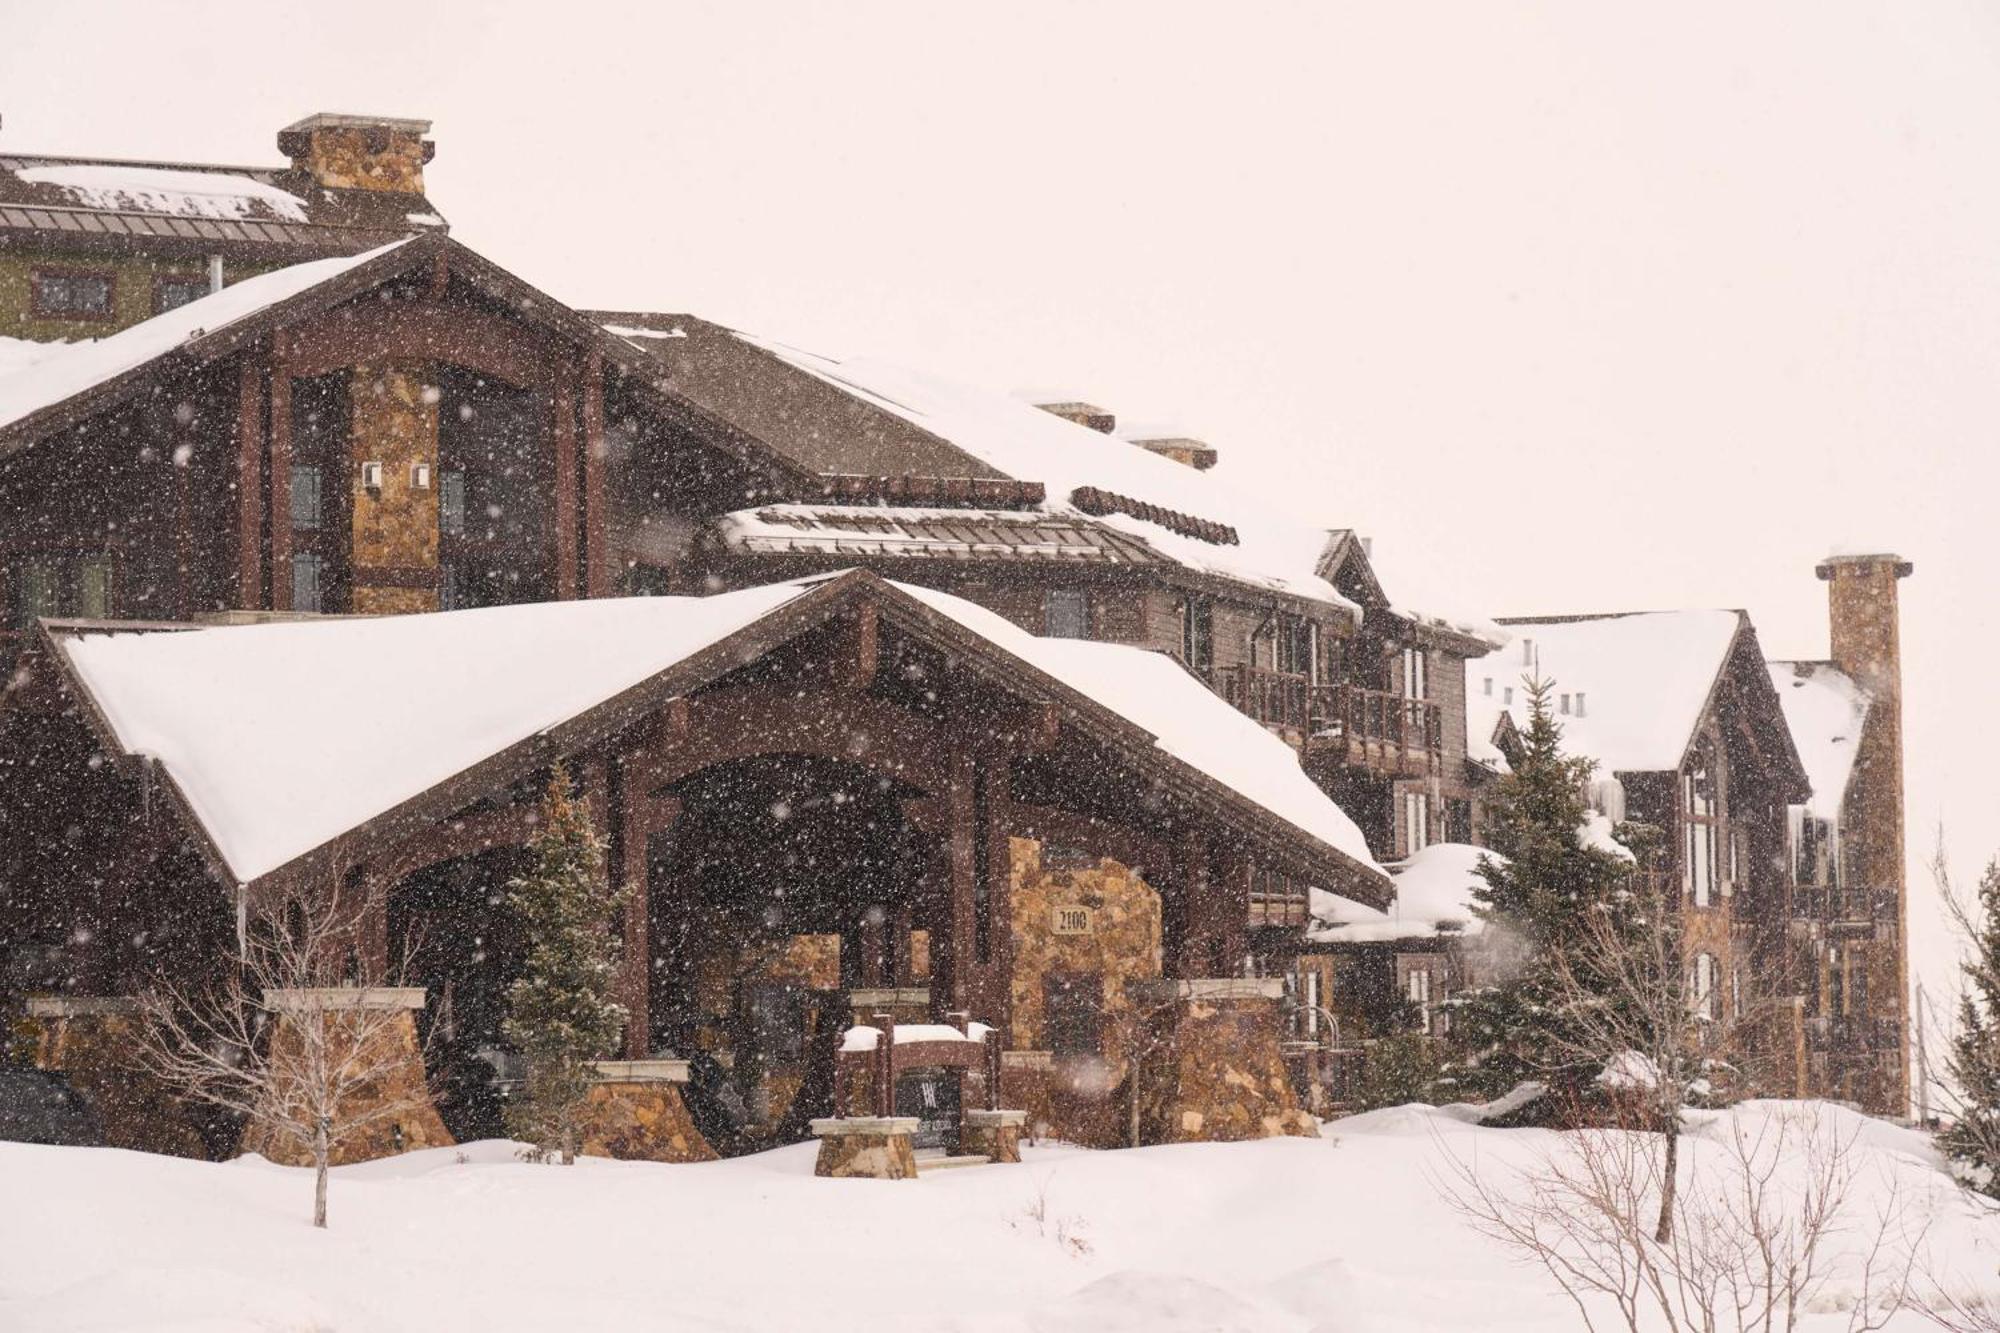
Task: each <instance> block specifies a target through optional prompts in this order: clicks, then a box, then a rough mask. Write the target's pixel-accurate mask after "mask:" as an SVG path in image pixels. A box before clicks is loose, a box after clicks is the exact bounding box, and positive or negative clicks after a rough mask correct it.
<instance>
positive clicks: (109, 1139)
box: [28, 995, 208, 1157]
mask: <svg viewBox="0 0 2000 1333" xmlns="http://www.w3.org/2000/svg"><path fill="white" fill-rule="evenodd" d="M144 1022H145V1019H144V1018H143V1016H142V1015H141V1014H140V1012H139V1004H138V1001H136V1000H134V999H131V998H129V997H125V996H111V995H90V996H85V995H31V996H29V997H28V1025H29V1029H30V1034H31V1036H32V1040H33V1046H32V1048H31V1049H32V1051H33V1058H34V1062H35V1067H36V1068H37V1069H47V1070H51V1071H54V1072H59V1073H61V1074H63V1075H64V1076H65V1077H67V1078H68V1080H69V1085H70V1087H71V1088H73V1089H75V1090H76V1091H77V1093H79V1094H80V1095H81V1096H82V1097H83V1098H84V1100H85V1101H87V1102H89V1103H90V1107H91V1109H92V1110H93V1111H95V1112H96V1114H97V1121H98V1127H99V1128H100V1129H101V1130H102V1131H103V1132H104V1141H105V1143H107V1144H109V1145H110V1146H111V1147H113V1148H130V1149H133V1150H134V1151H137V1152H152V1153H164V1154H166V1155H168V1156H171V1157H206V1156H208V1152H207V1149H206V1147H205V1146H204V1145H203V1143H202V1141H201V1136H200V1135H199V1134H197V1133H196V1132H195V1129H194V1126H193V1125H192V1124H191V1123H190V1122H189V1119H188V1116H187V1114H186V1113H185V1111H184V1109H183V1107H182V1104H181V1102H180V1101H179V1100H178V1099H177V1098H176V1097H175V1095H174V1093H173V1091H172V1090H171V1089H170V1088H168V1087H166V1086H165V1085H164V1084H162V1083H161V1082H160V1081H159V1080H158V1079H156V1078H154V1077H153V1076H152V1075H150V1074H148V1073H146V1072H145V1071H144V1070H143V1069H142V1068H140V1067H139V1063H138V1060H137V1058H136V1057H137V1047H138V1044H139V1040H140V1036H141V1026H142V1024H143V1023H144Z"/></svg>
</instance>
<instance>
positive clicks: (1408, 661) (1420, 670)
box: [1403, 648, 1431, 699]
mask: <svg viewBox="0 0 2000 1333" xmlns="http://www.w3.org/2000/svg"><path fill="white" fill-rule="evenodd" d="M1403 697H1404V698H1405V699H1428V698H1430V697H1431V682H1430V663H1429V662H1428V661H1427V660H1426V658H1425V655H1424V650H1423V649H1421V648H1405V649H1404V650H1403Z"/></svg>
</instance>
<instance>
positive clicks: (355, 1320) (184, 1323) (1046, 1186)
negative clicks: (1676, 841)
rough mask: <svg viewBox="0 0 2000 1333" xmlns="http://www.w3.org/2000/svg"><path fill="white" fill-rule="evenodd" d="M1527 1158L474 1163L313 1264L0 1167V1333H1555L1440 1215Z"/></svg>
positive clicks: (66, 1162) (1721, 1122) (224, 1208)
mask: <svg viewBox="0 0 2000 1333" xmlns="http://www.w3.org/2000/svg"><path fill="white" fill-rule="evenodd" d="M1768 1105H1769V1104H1766V1106H1768ZM1827 1113H1828V1114H1829V1115H1832V1116H1834V1117H1837V1118H1838V1120H1839V1122H1840V1123H1842V1124H1844V1125H1845V1126H1846V1127H1847V1129H1848V1130H1849V1131H1858V1134H1859V1137H1858V1152H1859V1153H1860V1155H1861V1157H1860V1163H1861V1166H1862V1171H1861V1175H1860V1177H1859V1178H1858V1184H1857V1189H1858V1190H1859V1194H1858V1195H1857V1202H1858V1203H1859V1204H1860V1205H1861V1206H1862V1207H1863V1208H1864V1209H1865V1208H1867V1207H1869V1206H1871V1204H1872V1201H1876V1200H1879V1199H1880V1198H1881V1197H1883V1192H1884V1191H1885V1190H1886V1188H1887V1182H1888V1181H1890V1180H1900V1181H1901V1182H1902V1188H1903V1191H1904V1195H1905V1197H1906V1198H1909V1199H1917V1200H1921V1201H1922V1203H1923V1206H1925V1207H1927V1208H1929V1209H1931V1210H1932V1211H1933V1223H1932V1226H1931V1228H1930V1231H1929V1235H1928V1237H1927V1239H1926V1241H1925V1244H1926V1245H1927V1247H1928V1248H1929V1250H1930V1251H1931V1253H1932V1258H1931V1260H1930V1261H1929V1264H1928V1267H1929V1268H1930V1270H1931V1271H1933V1272H1936V1273H1938V1274H1940V1275H1942V1276H1944V1277H1946V1278H1947V1280H1949V1281H1951V1282H1953V1283H1954V1284H1956V1285H1957V1286H1958V1288H1959V1290H1961V1291H1962V1292H1970V1291H1976V1290H1985V1289H1991V1290H1995V1291H2000V1272H1997V1271H1996V1270H2000V1222H1996V1221H1995V1220H1994V1219H1992V1218H1989V1217H1985V1216H1982V1215H1980V1214H1979V1213H1978V1212H1977V1210H1975V1209H1974V1208H1973V1207H1972V1206H1971V1205H1970V1204H1968V1203H1967V1202H1966V1201H1965V1200H1964V1199H1963V1198H1962V1197H1960V1196H1958V1195H1957V1194H1956V1193H1955V1192H1953V1191H1952V1189H1951V1187H1950V1186H1949V1184H1948V1182H1947V1181H1946V1180H1945V1179H1944V1177H1943V1176H1942V1175H1941V1174H1940V1173H1939V1172H1938V1171H1937V1169H1936V1162H1935V1158H1934V1157H1933V1156H1932V1154H1931V1152H1930V1150H1929V1148H1928V1146H1927V1143H1926V1141H1925V1140H1924V1138H1923V1137H1922V1136H1920V1135H1917V1134H1915V1133H1912V1132H1910V1131H1906V1130H1900V1129H1896V1128H1893V1127H1890V1126H1886V1125H1882V1124H1879V1123H1876V1122H1863V1121H1860V1120H1859V1119H1858V1118H1857V1117H1853V1116H1850V1115H1849V1114H1848V1113H1846V1112H1840V1111H1832V1110H1829V1111H1828V1112H1827ZM1766 1114H1768V1111H1767V1110H1766V1109H1765V1107H1763V1106H1756V1105H1753V1106H1750V1107H1747V1108H1744V1109H1741V1110H1738V1111H1736V1112H1731V1113H1729V1114H1728V1115H1727V1116H1720V1117H1716V1118H1713V1119H1710V1120H1708V1121H1705V1122H1704V1124H1703V1126H1702V1127H1701V1128H1700V1129H1698V1130H1697V1132H1696V1136H1695V1139H1694V1142H1693V1144H1692V1145H1691V1146H1692V1148H1693V1155H1694V1156H1697V1157H1699V1156H1700V1154H1702V1153H1703V1152H1709V1151H1713V1149H1714V1141H1715V1136H1716V1135H1718V1134H1720V1133H1723V1132H1724V1131H1725V1130H1726V1128H1727V1126H1728V1124H1729V1123H1730V1117H1732V1116H1733V1117H1736V1118H1737V1119H1738V1121H1739V1122H1742V1121H1743V1118H1746V1117H1747V1118H1750V1120H1751V1121H1752V1122H1754V1120H1755V1118H1757V1117H1760V1116H1763V1115H1766ZM1548 1141H1549V1136H1547V1135H1545V1134H1542V1133H1540V1132H1537V1131H1507V1130H1493V1129H1484V1128H1478V1127H1474V1126H1472V1125H1468V1124H1465V1123H1463V1122H1462V1121H1460V1120H1458V1119H1456V1118H1454V1117H1453V1116H1452V1115H1451V1114H1450V1113H1448V1112H1443V1111H1434V1110H1431V1109H1429V1108H1424V1107H1405V1108H1400V1109H1397V1110H1393V1111H1386V1112H1376V1113H1374V1114H1372V1115H1368V1116H1363V1117H1357V1118H1355V1119H1351V1120H1346V1121H1341V1122H1337V1123H1336V1124H1334V1125H1332V1126H1330V1127H1329V1130H1328V1133H1327V1136H1326V1137H1325V1138H1324V1139H1322V1140H1319V1141H1312V1140H1300V1139H1278V1140H1270V1141H1265V1142H1260V1143H1243V1144H1214V1145H1205V1144H1203V1145H1191V1146H1182V1147H1169V1148H1152V1149H1143V1150H1139V1151H1131V1152H1086V1151H1080V1150H1074V1149H1067V1148H1053V1147H1051V1148H1043V1149H1033V1148H1031V1149H1029V1150H1028V1154H1027V1161H1026V1162H1025V1163H1024V1164H1023V1165H1021V1166H1010V1167H979V1168H973V1169H969V1170H959V1171H949V1172H941V1173H938V1174H935V1175H932V1176H927V1177H925V1178H923V1179H921V1180H918V1181H915V1182H898V1183H888V1182H878V1181H825V1180H817V1179H815V1178H814V1177H813V1176H812V1156H813V1148H812V1147H811V1146H810V1145H807V1146H801V1147H795V1148H786V1149H782V1150H779V1151H777V1152H772V1153H766V1154H763V1155H761V1156H756V1157H750V1158H742V1159H738V1160H735V1161H728V1162H717V1163H713V1164H709V1165H702V1166H656V1165H651V1164H640V1163H619V1162H607V1161H596V1160H586V1161H585V1162H583V1163H581V1164H579V1165H578V1166H576V1167H572V1168H568V1169H565V1168H562V1167H557V1166H528V1165H524V1164H521V1163H519V1162H517V1161H515V1160H513V1158H512V1156H511V1154H510V1151H509V1149H508V1146H507V1145H505V1144H500V1143H483V1144H475V1145H470V1146H468V1147H466V1148H464V1149H442V1150H438V1151H432V1152H423V1153H413V1154H410V1155H408V1156H405V1157H401V1158H397V1159H393V1160H389V1161H384V1162H376V1163H370V1164H368V1165H364V1166H358V1167H350V1168H346V1169H343V1170H340V1171H338V1172H336V1173H335V1179H334V1183H333V1190H332V1227H331V1229H330V1230H329V1231H326V1232H315V1231H313V1230H312V1228H311V1227H310V1226H309V1225H308V1224H307V1218H308V1206H309V1204H310V1201H311V1199H310V1195H311V1179H310V1176H309V1175H308V1174H307V1173H305V1172H303V1171H297V1170H288V1169H284V1168H279V1167H274V1166H270V1165H268V1164H266V1163H263V1162H261V1161H258V1160H244V1161H239V1162H235V1163H230V1164H227V1165H210V1164H205V1163H194V1162H183V1161H176V1160H171V1159H166V1158H157V1157H147V1156H141V1155H137V1154H132V1153H124V1152H116V1151H110V1150H98V1149H72V1148H40V1147H26V1146H20V1145H12V1144H0V1329H4V1330H7V1331H8V1333H17V1331H18V1333H81V1331H82V1330H90V1331H91V1333H108V1331H109V1330H145V1331H146V1333H167V1331H169V1330H171V1331H172V1333H253V1331H254V1333H271V1331H275V1330H282V1331H284V1333H307V1331H310V1333H385V1331H387V1330H396V1331H397V1333H402V1331H404V1330H409V1331H411V1333H415V1331H416V1330H422V1331H423V1333H455V1331H456V1330H467V1331H468V1333H470V1331H471V1330H478V1331H479V1333H511V1331H512V1330H536V1331H537V1333H542V1331H553V1330H571V1329H574V1330H598V1329H605V1330H619V1331H620V1333H636V1330H650V1329H676V1330H679V1329H689V1330H719V1329H731V1330H735V1329H787V1330H789V1329H811V1330H838V1329H850V1328H852V1329H870V1330H884V1329H919V1328H921V1329H960V1330H989V1331H991V1333H1000V1331H1001V1330H1005V1331H1007V1333H1022V1331H1023V1330H1028V1331H1032V1333H1072V1331H1074V1333H1084V1331H1085V1330H1092V1331H1097V1330H1110V1331H1113V1333H1116V1331H1119V1330H1129V1331H1131V1333H1138V1331H1140V1330H1145V1331H1147V1333H1176V1331H1179V1333H1193V1331H1194V1330H1223V1331H1229V1333H1234V1331H1235V1330H1276V1331H1278V1333H1308V1331H1313V1330H1329V1331H1330V1330H1339V1331H1340V1333H1366V1331H1367V1330H1398V1331H1399V1333H1402V1331H1405V1330H1408V1331H1412V1333H1417V1331H1421V1330H1432V1329H1436V1330H1447V1329H1449V1330H1453V1331H1454V1333H1457V1331H1458V1330H1464V1329H1467V1328H1479V1329H1500V1330H1505V1329H1529V1328H1533V1329H1543V1328H1569V1327H1574V1326H1575V1316H1574V1314H1573V1312H1572V1311H1571V1310H1570V1309H1569V1308H1568V1307H1567V1306H1566V1305H1565V1304H1564V1303H1563V1302H1562V1300H1561V1298H1560V1297H1559V1296H1558V1295H1557V1294H1556V1293H1555V1292H1553V1291H1552V1290H1551V1289H1550V1288H1549V1287H1548V1285H1547V1283H1546V1280H1545V1279H1544V1278H1542V1276H1541V1275H1540V1274H1539V1272H1537V1271H1533V1270H1528V1269H1523V1268H1521V1267H1519V1266H1517V1265H1515V1264H1514V1263H1512V1262H1510V1261H1509V1259H1508V1257H1507V1256H1506V1255H1505V1254H1503V1253H1502V1252H1500V1251H1499V1250H1498V1249H1497V1248H1496V1247H1495V1246H1494V1245H1493V1244H1491V1243H1490V1242H1488V1241H1485V1240H1483V1239H1481V1238H1480V1237H1478V1236H1476V1235H1475V1234H1473V1233H1472V1232H1471V1231H1469V1230H1468V1229H1467V1227H1466V1225H1465V1224H1464V1222H1463V1221H1462V1220H1461V1219H1460V1218H1459V1217H1458V1216H1456V1215H1455V1214H1454V1213H1453V1211H1452V1210H1451V1209H1450V1208H1449V1207H1448V1206H1447V1205H1446V1204H1445V1203H1443V1202H1442V1201H1441V1200H1440V1198H1439V1196H1438V1193H1437V1189H1436V1186H1435V1184H1434V1181H1435V1180H1436V1179H1437V1173H1438V1171H1439V1168H1440V1167H1441V1166H1443V1165H1445V1164H1446V1158H1445V1156H1444V1155H1445V1154H1446V1153H1456V1154H1458V1155H1459V1157H1460V1158H1461V1160H1467V1161H1472V1160H1476V1161H1477V1162H1478V1164H1479V1169H1480V1171H1481V1172H1482V1174H1483V1176H1484V1178H1486V1179H1506V1178H1507V1176H1506V1172H1507V1170H1508V1168H1509V1166H1510V1165H1511V1164H1518V1163H1522V1162H1525V1161H1527V1160H1529V1159H1530V1158H1531V1157H1532V1156H1533V1155H1534V1154H1535V1153H1537V1152H1538V1151H1539V1150H1541V1149H1543V1148H1545V1147H1546V1145H1547V1143H1548ZM1827 1297H1828V1300H1827V1303H1828V1304H1834V1305H1837V1304H1839V1303H1840V1301H1841V1300H1842V1299H1844V1297H1845V1288H1844V1286H1843V1283H1842V1282H1841V1280H1839V1279H1838V1278H1837V1279H1836V1280H1835V1282H1834V1283H1833V1284H1832V1285H1831V1286H1830V1287H1829V1288H1828V1292H1827ZM1806 1327H1807V1328H1824V1329H1828V1330H1831V1329H1835V1328H1845V1327H1846V1316H1845V1315H1844V1314H1842V1313H1839V1312H1837V1311H1829V1312H1826V1313H1821V1314H1815V1315H1814V1316H1812V1317H1810V1318H1809V1319H1808V1321H1807V1324H1806ZM1893 1327H1894V1328H1897V1329H1903V1330H1916V1329H1919V1328H1926V1327H1929V1325H1928V1324H1927V1323H1926V1322H1925V1321H1924V1320H1923V1318H1922V1317H1921V1316H1920V1315H1918V1314H1916V1313H1914V1312H1912V1313H1908V1314H1905V1315H1903V1316H1900V1317H1899V1318H1898V1319H1897V1320H1896V1322H1895V1324H1894V1325H1893Z"/></svg>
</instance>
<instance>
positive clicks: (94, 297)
mask: <svg viewBox="0 0 2000 1333" xmlns="http://www.w3.org/2000/svg"><path fill="white" fill-rule="evenodd" d="M111 284H112V278H111V275H110V274H109V273H79V272H76V271H74V270H70V269H39V270H37V271H36V273H35V276H34V280H33V300H32V302H31V306H32V309H33V313H35V314H36V315H39V316H41V317H43V318H46V319H110V318H111V316H112V313H113V312H112V309H111Z"/></svg>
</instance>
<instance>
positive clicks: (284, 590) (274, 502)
mask: <svg viewBox="0 0 2000 1333" xmlns="http://www.w3.org/2000/svg"><path fill="white" fill-rule="evenodd" d="M270 446H271V447H270V458H271V466H270V474H271V477H270V485H269V486H268V487H266V490H267V491H268V492H269V493H270V496H271V508H270V528H271V579H270V583H269V590H270V592H269V599H268V600H269V605H270V608H271V609H272V610H273V611H289V610H291V609H292V375H291V369H290V363H289V361H288V360H287V358H286V356H285V348H284V346H283V344H282V342H274V343H273V345H272V348H271V429H270ZM327 483H328V484H329V485H331V486H346V485H348V484H349V480H348V476H347V469H346V467H345V466H344V465H343V467H342V468H341V471H340V475H339V477H337V478H335V477H329V478H327Z"/></svg>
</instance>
